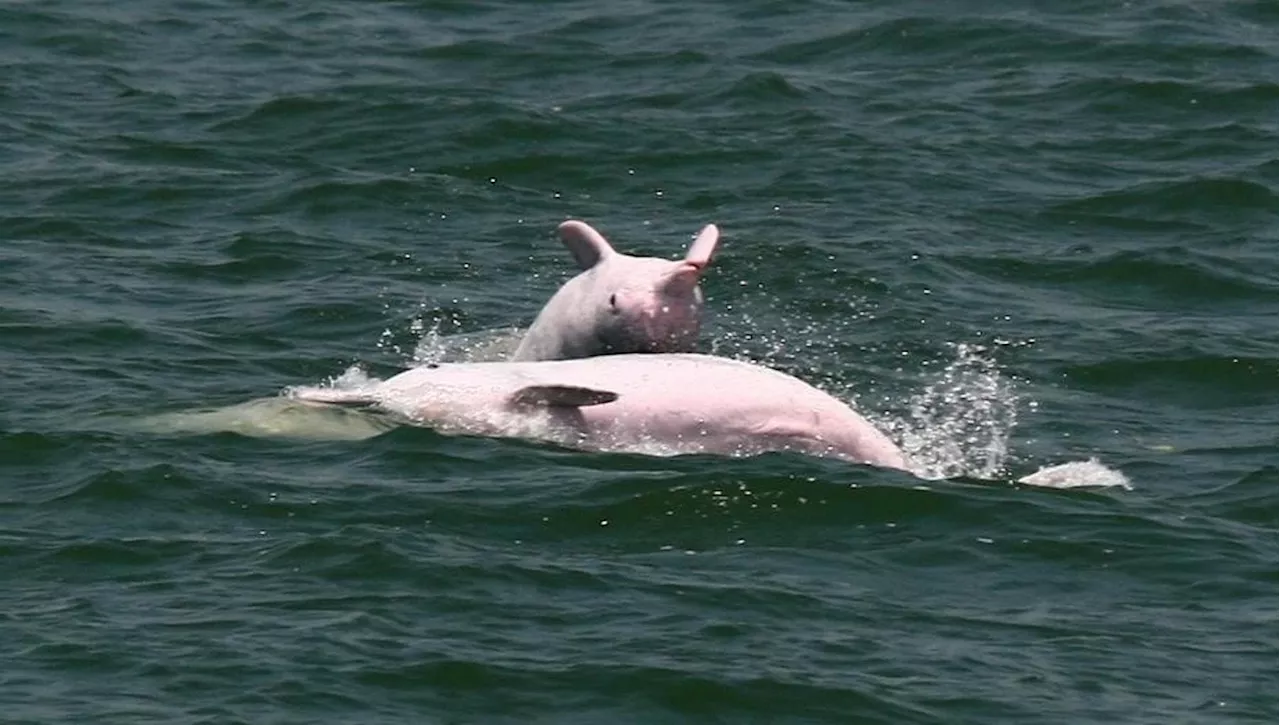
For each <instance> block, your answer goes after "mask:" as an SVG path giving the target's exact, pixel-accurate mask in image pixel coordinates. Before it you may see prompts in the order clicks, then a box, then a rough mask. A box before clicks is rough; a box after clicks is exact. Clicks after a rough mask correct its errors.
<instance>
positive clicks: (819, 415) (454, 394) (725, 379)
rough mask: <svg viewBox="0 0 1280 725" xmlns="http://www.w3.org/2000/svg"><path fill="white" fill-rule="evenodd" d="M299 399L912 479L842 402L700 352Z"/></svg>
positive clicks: (508, 366)
mask: <svg viewBox="0 0 1280 725" xmlns="http://www.w3.org/2000/svg"><path fill="white" fill-rule="evenodd" d="M557 386H563V387H566V388H572V389H578V390H582V389H587V392H590V391H607V392H608V393H613V394H616V396H617V397H616V399H615V400H612V402H603V403H598V404H584V405H573V404H555V403H552V404H523V403H518V402H515V398H516V397H517V395H518V394H520V393H521V392H522V391H530V390H540V389H548V388H551V389H554V388H556V387H557ZM291 394H292V395H293V397H295V398H298V399H301V400H309V401H314V402H327V403H348V404H372V405H375V406H376V407H378V408H381V409H382V410H385V411H388V412H391V413H394V414H397V415H399V416H402V417H404V418H407V419H409V420H410V421H412V422H415V423H417V424H420V425H425V426H428V427H432V428H436V429H439V430H442V431H444V432H451V433H462V434H470V435H487V436H502V437H520V438H531V439H536V440H545V441H552V442H556V443H560V444H562V445H566V446H570V447H575V448H580V449H586V450H606V451H638V452H649V453H655V452H656V453H663V454H678V453H718V454H725V455H752V454H758V453H764V452H768V451H796V452H801V453H807V454H810V455H816V456H828V457H835V458H841V459H845V460H849V461H856V462H860V463H868V464H872V465H876V466H882V467H886V468H897V469H903V470H905V469H906V468H907V463H906V460H905V459H904V457H903V454H902V452H901V451H900V450H899V449H898V447H897V446H896V445H895V444H894V443H893V441H891V440H889V438H888V437H887V436H885V435H884V434H883V433H881V432H880V431H879V430H877V429H876V428H875V426H873V425H872V424H871V423H870V422H868V421H867V420H866V419H865V418H863V417H862V416H861V415H858V414H857V413H856V412H854V411H853V410H852V409H850V408H849V407H848V406H846V405H845V404H844V403H842V402H840V401H839V400H837V399H835V398H833V397H831V396H830V395H828V394H826V393H824V392H822V391H820V390H818V389H817V388H814V387H812V386H810V385H809V384H807V383H805V382H803V381H801V380H799V379H797V378H794V377H791V376H790V375H786V374H784V373H781V372H778V371H776V370H771V369H769V368H765V367H762V366H759V365H752V364H749V363H744V362H739V361H736V360H730V359H727V358H720V357H712V356H708V355H697V354H630V355H607V356H601V357H594V358H587V359H581V360H564V361H550V362H490V363H455V364H443V365H439V366H436V367H419V368H414V369H412V370H408V371H406V372H403V373H400V374H399V375H396V376H394V377H392V378H390V379H388V380H386V381H384V382H380V383H375V384H371V385H370V386H368V387H365V388H361V389H357V390H339V389H331V388H297V389H294V390H293V391H292V393H291Z"/></svg>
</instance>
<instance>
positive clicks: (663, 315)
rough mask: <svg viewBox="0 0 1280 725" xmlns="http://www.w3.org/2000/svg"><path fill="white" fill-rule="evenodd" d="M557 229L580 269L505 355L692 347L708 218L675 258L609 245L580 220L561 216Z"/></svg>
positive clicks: (716, 234)
mask: <svg viewBox="0 0 1280 725" xmlns="http://www.w3.org/2000/svg"><path fill="white" fill-rule="evenodd" d="M559 231H560V239H561V241H563V242H564V244H565V246H566V247H568V248H569V252H570V253H571V254H573V258H574V260H575V261H577V263H578V266H579V267H580V268H581V269H582V270H583V271H582V272H581V273H579V274H578V276H576V277H574V278H573V279H571V280H569V281H568V282H565V283H564V285H563V286H562V287H561V288H560V289H559V290H557V291H556V293H555V294H554V295H553V296H552V297H551V299H550V300H548V301H547V304H546V306H544V307H543V308H542V311H541V312H540V313H538V316H537V318H536V319H535V320H534V321H533V324H532V325H530V326H529V329H528V331H526V332H525V335H524V338H523V339H522V340H521V341H520V346H519V347H518V348H516V351H515V353H514V355H513V356H512V358H511V359H512V360H515V361H530V360H568V359H574V358H585V357H591V356H593V355H606V354H617V353H631V352H690V351H692V350H693V348H694V345H695V343H696V342H697V340H698V328H699V324H700V322H701V316H702V290H700V289H699V288H698V278H699V277H701V276H702V272H703V270H704V269H706V267H707V265H708V264H709V263H710V262H711V255H712V254H713V253H714V252H715V248H716V244H717V243H718V242H719V240H720V231H719V230H718V229H717V228H716V226H715V225H714V224H708V225H707V226H706V227H704V228H703V229H702V231H701V232H700V233H699V234H698V237H697V238H696V239H695V240H694V241H693V243H692V244H691V245H690V246H689V251H688V253H687V254H685V258H684V259H683V260H681V261H678V262H673V261H670V260H666V259H658V258H655V257H632V256H630V255H627V254H622V253H620V252H618V251H615V250H614V248H613V247H612V246H611V245H610V244H609V242H608V241H607V240H606V239H605V238H604V236H603V235H601V234H600V232H598V231H596V230H595V229H592V228H591V226H589V225H588V224H586V223H585V222H580V221H567V222H564V223H563V224H561V225H560V227H559Z"/></svg>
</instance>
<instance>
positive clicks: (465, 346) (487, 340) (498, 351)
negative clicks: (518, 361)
mask: <svg viewBox="0 0 1280 725" xmlns="http://www.w3.org/2000/svg"><path fill="white" fill-rule="evenodd" d="M523 336H524V329H523V328H520V327H499V328H495V329H492V330H481V331H479V332H468V333H461V334H452V335H444V334H441V332H440V325H439V324H438V323H437V324H435V325H433V326H432V327H431V328H430V329H428V330H427V331H426V333H425V334H423V335H422V338H421V339H420V340H418V344H417V345H416V346H415V347H414V350H413V355H412V357H411V358H410V359H411V361H412V364H413V365H426V364H428V363H442V362H494V361H502V360H509V359H510V358H511V355H512V354H513V353H515V351H516V347H518V346H519V345H520V339H521V338H522V337H523Z"/></svg>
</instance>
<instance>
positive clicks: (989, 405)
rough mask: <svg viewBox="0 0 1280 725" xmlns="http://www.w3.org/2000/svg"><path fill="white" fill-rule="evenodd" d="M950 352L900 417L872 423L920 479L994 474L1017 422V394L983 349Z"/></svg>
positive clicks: (965, 346) (1002, 464) (1002, 471)
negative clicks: (890, 438)
mask: <svg viewBox="0 0 1280 725" xmlns="http://www.w3.org/2000/svg"><path fill="white" fill-rule="evenodd" d="M955 351H956V358H955V360H953V361H952V362H951V363H950V364H948V365H947V366H946V367H945V368H943V369H942V370H941V371H940V372H939V373H938V374H937V375H936V376H935V378H934V379H933V380H932V381H931V382H929V383H928V384H927V385H925V387H924V389H923V390H921V391H920V392H919V393H916V394H915V395H912V396H911V397H910V398H909V399H908V403H907V410H906V412H905V414H904V415H903V416H902V417H899V418H891V417H886V419H884V420H880V421H877V422H878V423H880V424H881V425H883V426H884V427H886V428H888V429H889V431H890V433H891V435H892V436H893V437H894V438H896V439H897V440H898V443H899V445H901V447H902V450H903V452H905V453H906V454H907V457H908V458H909V459H910V460H911V462H912V472H913V473H915V474H916V475H917V476H920V477H921V478H926V479H942V478H952V477H955V476H970V477H974V478H984V479H994V478H998V477H1000V476H1002V475H1003V474H1005V469H1006V465H1007V463H1008V458H1009V437H1010V435H1011V433H1012V432H1013V428H1014V426H1015V425H1016V424H1017V421H1018V404H1019V400H1018V395H1017V392H1016V391H1015V389H1014V385H1013V381H1012V380H1010V379H1009V378H1006V377H1005V376H1003V375H1002V374H1001V372H1000V369H999V366H998V365H997V364H996V361H995V360H994V359H993V358H992V357H991V355H990V351H989V349H988V348H987V347H985V346H982V345H972V344H963V343H962V344H957V345H955Z"/></svg>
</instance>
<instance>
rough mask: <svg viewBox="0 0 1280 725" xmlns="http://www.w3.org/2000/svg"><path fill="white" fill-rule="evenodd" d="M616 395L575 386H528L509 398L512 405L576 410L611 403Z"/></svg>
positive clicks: (616, 397) (615, 398) (606, 391)
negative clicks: (561, 407)
mask: <svg viewBox="0 0 1280 725" xmlns="http://www.w3.org/2000/svg"><path fill="white" fill-rule="evenodd" d="M617 399H618V394H617V393H614V392H610V391H608V390H594V389H592V388H581V387H578V386H576V385H530V386H528V387H525V388H521V389H519V390H517V391H516V392H515V395H512V396H511V403H512V404H513V405H541V406H565V407H570V408H578V407H582V406H586V405H601V404H603V403H612V402H613V401H615V400H617Z"/></svg>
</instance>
